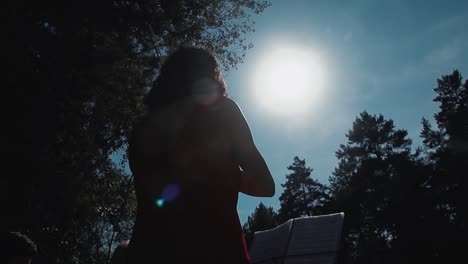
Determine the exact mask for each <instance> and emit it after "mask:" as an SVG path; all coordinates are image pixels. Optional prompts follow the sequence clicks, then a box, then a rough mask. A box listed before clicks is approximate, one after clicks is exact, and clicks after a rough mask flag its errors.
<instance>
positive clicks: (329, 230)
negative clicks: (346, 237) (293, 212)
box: [287, 213, 344, 256]
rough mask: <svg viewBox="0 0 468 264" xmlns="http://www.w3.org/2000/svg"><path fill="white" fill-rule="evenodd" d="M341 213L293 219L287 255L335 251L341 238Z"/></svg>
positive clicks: (342, 215)
mask: <svg viewBox="0 0 468 264" xmlns="http://www.w3.org/2000/svg"><path fill="white" fill-rule="evenodd" d="M343 217H344V214H343V213H338V214H331V215H321V216H310V217H302V218H295V219H294V227H293V229H292V235H291V241H290V242H289V247H288V251H287V252H288V253H287V255H288V256H291V255H314V254H316V255H317V254H323V253H327V252H330V253H331V252H335V251H337V250H338V246H339V243H340V239H341V229H342V225H343Z"/></svg>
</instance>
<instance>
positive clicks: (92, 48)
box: [1, 0, 269, 263]
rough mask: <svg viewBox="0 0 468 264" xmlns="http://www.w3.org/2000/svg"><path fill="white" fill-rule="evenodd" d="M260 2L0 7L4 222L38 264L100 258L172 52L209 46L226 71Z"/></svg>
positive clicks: (129, 205) (120, 228)
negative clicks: (131, 138)
mask: <svg viewBox="0 0 468 264" xmlns="http://www.w3.org/2000/svg"><path fill="white" fill-rule="evenodd" d="M268 5H269V3H268V2H266V1H255V0H242V1H229V0H226V1H212V0H198V1H188V0H181V1H168V0H141V1H118V0H113V1H72V2H63V1H47V2H24V1H19V2H10V3H6V4H5V6H4V11H5V12H4V14H5V16H4V17H5V18H6V23H5V24H6V25H8V26H7V32H6V35H8V38H7V40H6V41H5V43H6V44H7V47H6V49H5V50H7V51H8V52H6V54H5V55H6V56H5V58H4V60H5V62H6V63H5V64H6V65H8V67H9V74H8V76H7V77H6V82H5V84H6V85H5V87H6V89H5V92H6V94H5V95H4V98H7V99H8V101H10V102H12V106H11V108H10V110H9V111H8V112H5V113H7V114H6V119H4V122H5V124H8V129H6V131H7V135H6V138H8V144H7V147H6V150H5V151H6V153H8V156H7V157H6V160H4V162H5V167H4V170H5V171H8V173H7V174H6V176H5V177H3V179H2V185H1V186H2V187H3V188H4V190H6V192H2V202H3V203H4V204H6V209H4V215H5V217H4V219H2V221H3V225H2V226H3V227H4V228H7V229H10V230H19V231H22V232H25V233H27V234H29V235H30V236H31V237H32V238H33V239H34V240H35V241H37V242H38V243H39V244H40V248H41V249H42V251H41V254H40V255H39V257H38V258H37V259H36V260H35V261H37V262H38V263H41V262H47V263H96V262H105V261H106V258H107V255H108V248H109V245H110V244H112V241H114V240H118V239H120V238H121V237H126V236H127V233H128V228H127V227H128V226H129V225H130V223H131V221H132V219H133V217H134V203H133V202H132V200H133V199H134V195H133V187H131V186H132V185H131V178H130V177H129V175H127V173H126V170H125V168H126V167H125V166H124V164H125V163H126V157H125V154H124V153H125V148H126V141H127V137H128V135H129V132H130V131H131V128H132V125H133V123H134V121H135V120H136V119H137V118H138V117H139V116H140V115H141V113H142V112H143V110H144V109H143V108H142V105H141V98H142V97H143V96H144V95H145V94H146V92H147V91H148V89H149V88H150V87H151V85H152V82H153V80H154V79H155V77H156V75H157V73H158V72H157V69H158V67H159V64H160V61H161V58H162V57H163V56H164V55H165V54H167V52H169V51H170V49H171V48H173V47H175V46H179V45H194V46H202V47H207V48H211V49H212V50H213V51H214V52H215V53H217V54H218V55H219V57H220V58H221V62H222V65H223V66H224V68H225V69H226V70H227V69H229V68H232V67H235V66H236V65H237V64H238V63H240V62H242V60H243V58H244V56H245V54H246V51H247V49H249V48H250V47H251V44H250V43H248V42H246V40H245V35H244V34H243V33H248V32H252V31H253V26H254V22H253V20H252V16H253V15H256V14H259V13H261V12H262V11H263V10H264V9H265V8H266V7H267V6H268Z"/></svg>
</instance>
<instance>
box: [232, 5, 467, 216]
mask: <svg viewBox="0 0 468 264" xmlns="http://www.w3.org/2000/svg"><path fill="white" fill-rule="evenodd" d="M271 2H272V6H271V7H269V8H268V9H266V10H265V12H264V13H262V14H261V15H259V16H255V17H254V20H255V21H256V26H255V29H256V32H255V33H253V34H250V35H248V36H247V38H248V40H249V41H251V42H252V43H253V44H254V45H255V46H254V48H253V49H251V50H249V51H248V53H247V58H246V60H245V62H244V63H243V64H240V65H239V66H238V69H237V70H230V71H229V72H226V73H225V75H226V80H227V82H228V87H229V93H230V96H231V97H232V98H233V99H234V100H235V101H236V102H237V103H238V104H239V105H240V107H241V109H242V110H243V112H244V114H245V116H246V118H247V120H248V122H249V125H250V127H251V130H252V134H253V136H254V140H255V142H256V144H257V147H258V148H259V150H260V152H261V153H262V154H263V156H264V158H265V160H266V161H267V164H268V165H269V167H270V170H271V172H272V174H273V177H274V179H275V181H276V190H277V192H276V195H275V196H274V197H273V198H256V197H248V196H246V195H242V194H241V195H240V197H239V204H238V211H239V216H240V218H241V222H242V223H244V222H245V221H246V219H247V216H248V215H250V214H251V213H252V212H253V210H254V208H255V207H256V206H257V205H258V203H259V202H260V201H262V202H263V203H265V204H266V205H270V206H273V207H274V208H275V209H278V207H279V201H278V197H279V195H280V194H281V192H282V188H281V186H280V184H281V183H283V182H284V181H285V179H286V178H285V175H286V174H287V173H288V171H287V169H286V167H287V166H288V165H290V164H291V163H292V160H293V157H294V156H295V155H297V156H299V157H300V158H305V159H306V162H307V164H308V166H310V167H311V168H313V169H314V171H313V175H312V176H313V178H316V179H318V180H319V181H321V182H323V183H327V182H328V177H329V176H330V175H331V173H332V171H333V169H334V167H335V165H336V164H337V160H336V158H335V154H334V153H335V151H336V150H337V149H338V146H339V145H340V144H344V143H346V137H345V133H346V132H347V131H348V130H349V129H350V128H351V125H352V122H353V121H354V119H355V117H356V116H357V115H358V114H359V113H360V112H362V111H363V110H367V111H368V112H369V113H371V114H379V113H381V114H383V115H384V116H385V117H386V118H391V119H393V120H394V122H395V126H396V127H397V128H400V129H406V130H407V131H408V132H409V136H410V138H412V139H413V142H414V144H413V145H414V146H416V145H418V144H420V140H419V131H420V129H421V125H420V121H421V118H422V117H426V118H429V119H432V116H433V114H434V113H435V112H436V111H437V104H435V103H434V102H432V99H433V98H434V92H433V88H434V87H436V79H437V78H438V77H440V76H441V75H443V74H449V73H451V72H452V70H454V69H459V70H460V71H461V72H462V74H464V76H468V51H467V50H468V49H467V47H468V45H467V43H468V30H467V29H466V27H467V26H468V23H467V22H466V21H468V1H400V0H397V1H385V2H384V1H371V0H360V1H294V0H291V1H271ZM278 45H286V46H291V47H292V46H294V47H302V48H304V49H307V50H311V51H313V52H314V53H317V54H319V56H320V61H321V62H322V64H323V70H324V72H325V75H326V77H325V85H324V86H323V88H322V89H323V91H322V93H321V95H320V97H318V98H314V100H311V104H313V105H314V107H312V108H311V110H310V111H309V112H307V113H303V114H297V115H296V116H294V117H287V116H283V115H278V114H274V113H271V112H268V111H267V110H265V109H263V108H261V107H259V104H258V99H257V98H256V97H254V96H253V95H252V91H255V89H258V87H254V86H255V85H253V81H252V79H254V78H256V76H255V74H256V73H258V71H257V69H258V65H259V63H260V62H261V61H262V59H264V58H265V56H266V55H268V53H269V52H270V51H271V48H272V47H275V46H278ZM278 63H281V60H280V59H279V60H278ZM285 89H287V87H285Z"/></svg>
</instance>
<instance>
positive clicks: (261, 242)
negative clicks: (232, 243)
mask: <svg viewBox="0 0 468 264" xmlns="http://www.w3.org/2000/svg"><path fill="white" fill-rule="evenodd" d="M292 223H293V220H292V219H290V220H288V221H287V222H285V223H284V224H282V225H279V226H277V227H275V228H273V229H270V230H266V231H258V232H255V234H254V240H253V242H252V246H251V248H250V253H249V254H250V258H251V260H252V263H263V262H261V261H264V260H268V259H270V260H271V259H274V258H280V257H282V256H284V254H285V252H286V247H287V243H288V239H289V232H290V229H291V226H292Z"/></svg>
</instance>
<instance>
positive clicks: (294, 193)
mask: <svg viewBox="0 0 468 264" xmlns="http://www.w3.org/2000/svg"><path fill="white" fill-rule="evenodd" d="M288 170H291V171H292V172H291V173H290V174H289V175H286V182H285V183H284V184H281V186H282V187H283V188H284V190H283V193H282V194H281V196H280V197H279V200H280V204H281V207H280V209H279V218H280V220H281V222H284V221H287V220H288V219H291V218H295V217H300V216H310V215H316V214H321V213H323V212H324V207H325V204H326V203H327V201H328V199H329V197H328V188H327V187H326V186H325V185H323V184H321V183H319V182H318V181H317V180H314V179H312V177H311V173H312V169H311V168H309V167H306V163H305V160H301V159H299V158H298V157H294V161H293V164H292V165H290V166H289V167H288Z"/></svg>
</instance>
